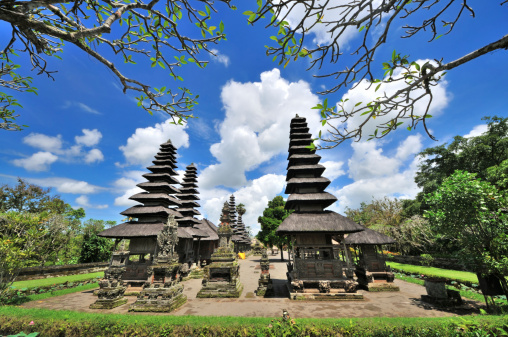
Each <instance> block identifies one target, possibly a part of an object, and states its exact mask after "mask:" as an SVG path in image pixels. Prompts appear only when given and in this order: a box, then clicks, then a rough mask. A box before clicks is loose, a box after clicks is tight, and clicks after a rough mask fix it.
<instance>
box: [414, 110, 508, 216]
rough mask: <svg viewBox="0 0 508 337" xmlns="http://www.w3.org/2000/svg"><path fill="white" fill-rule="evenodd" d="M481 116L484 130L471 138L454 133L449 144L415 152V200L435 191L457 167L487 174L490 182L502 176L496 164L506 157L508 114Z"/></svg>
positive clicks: (483, 177) (507, 156) (507, 150)
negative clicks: (505, 116) (417, 156)
mask: <svg viewBox="0 0 508 337" xmlns="http://www.w3.org/2000/svg"><path fill="white" fill-rule="evenodd" d="M483 120H485V121H486V122H487V131H486V132H485V133H483V134H481V135H479V136H476V137H470V138H464V137H461V136H456V137H455V138H454V140H453V142H452V143H451V144H450V145H446V144H443V145H439V146H436V147H430V148H427V149H425V150H423V151H422V152H420V153H419V154H418V155H419V157H420V158H421V159H422V162H421V164H420V167H419V169H418V171H417V172H416V176H415V182H416V184H417V185H418V187H420V188H422V192H421V193H420V194H419V195H418V197H417V200H418V201H420V202H423V203H424V202H425V200H424V199H425V198H424V195H425V194H428V193H432V192H434V191H435V190H436V189H437V188H438V187H439V186H440V185H441V183H442V182H443V181H444V180H445V179H446V178H447V177H449V176H451V175H452V174H453V173H454V172H455V171H456V170H462V171H467V172H469V173H476V175H477V177H478V178H480V179H487V177H488V176H490V179H489V180H490V181H491V183H493V184H496V183H497V181H498V180H503V176H502V172H503V169H502V168H497V167H498V166H499V165H501V164H502V162H503V161H505V160H507V159H508V118H500V117H485V118H483ZM504 167H505V169H506V164H505V166H504ZM496 168H497V169H496ZM489 170H490V172H491V174H490V175H489V173H488V172H489ZM500 183H501V184H503V183H502V181H500ZM423 207H424V209H426V206H425V205H423Z"/></svg>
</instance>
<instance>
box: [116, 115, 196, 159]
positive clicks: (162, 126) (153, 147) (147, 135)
mask: <svg viewBox="0 0 508 337" xmlns="http://www.w3.org/2000/svg"><path fill="white" fill-rule="evenodd" d="M186 129H187V125H184V126H181V125H174V124H170V123H169V120H167V121H166V122H163V123H157V124H155V126H154V127H147V128H138V129H136V131H135V132H134V134H133V135H132V136H130V137H129V139H127V144H126V145H122V146H120V150H121V151H122V152H123V155H124V156H125V160H126V161H127V164H128V165H142V166H147V165H149V164H150V162H151V161H152V160H153V157H154V156H155V155H156V154H157V152H158V151H159V146H160V144H162V143H165V142H166V141H167V140H168V139H171V142H172V143H173V145H174V146H175V147H176V148H177V149H178V148H180V147H184V148H185V147H189V135H188V134H187V132H186Z"/></svg>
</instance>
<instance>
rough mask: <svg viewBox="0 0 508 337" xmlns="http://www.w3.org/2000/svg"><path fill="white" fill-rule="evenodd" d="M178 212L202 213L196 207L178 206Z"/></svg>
mask: <svg viewBox="0 0 508 337" xmlns="http://www.w3.org/2000/svg"><path fill="white" fill-rule="evenodd" d="M178 212H180V213H182V214H194V215H200V214H201V213H200V212H199V211H198V210H197V209H194V208H178Z"/></svg>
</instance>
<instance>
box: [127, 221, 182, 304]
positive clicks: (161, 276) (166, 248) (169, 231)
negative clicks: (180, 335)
mask: <svg viewBox="0 0 508 337" xmlns="http://www.w3.org/2000/svg"><path fill="white" fill-rule="evenodd" d="M177 232H178V225H177V223H176V221H175V218H174V217H173V216H171V215H170V216H169V218H168V221H167V223H166V224H165V225H164V228H163V229H162V231H161V232H160V233H159V234H158V235H157V249H156V251H155V252H154V256H155V258H154V263H153V264H152V265H151V266H150V267H149V268H148V269H147V274H148V277H147V279H146V281H145V284H144V286H143V290H142V291H141V293H140V294H139V296H138V298H137V300H136V302H134V303H133V304H131V306H130V307H129V311H143V312H146V311H150V312H170V311H173V310H174V309H176V308H178V307H180V306H181V305H183V304H184V303H185V302H186V301H187V296H185V295H184V294H183V285H182V284H181V283H180V275H179V268H180V264H179V263H178V254H177V253H176V245H177V243H178V233H177Z"/></svg>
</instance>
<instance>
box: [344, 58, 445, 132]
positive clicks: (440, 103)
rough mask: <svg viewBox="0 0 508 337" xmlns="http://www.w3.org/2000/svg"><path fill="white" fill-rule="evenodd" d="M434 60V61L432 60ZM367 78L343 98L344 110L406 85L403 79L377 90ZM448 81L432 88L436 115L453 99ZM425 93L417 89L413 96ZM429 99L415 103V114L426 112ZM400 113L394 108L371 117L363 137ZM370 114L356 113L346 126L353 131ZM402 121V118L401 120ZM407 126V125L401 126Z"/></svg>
mask: <svg viewBox="0 0 508 337" xmlns="http://www.w3.org/2000/svg"><path fill="white" fill-rule="evenodd" d="M427 61H430V60H417V61H416V62H418V63H419V64H424V63H425V62H427ZM431 62H432V61H431ZM392 77H393V78H394V79H396V78H399V77H401V72H399V73H394V75H393V76H392ZM369 85H370V83H368V82H367V81H366V80H362V81H360V82H359V83H358V85H356V87H354V88H353V89H350V90H349V91H348V92H347V93H346V94H344V96H342V99H343V100H344V101H346V100H348V101H346V102H345V103H344V111H347V112H351V111H352V110H353V109H354V108H355V104H357V103H359V102H363V103H364V104H366V103H367V102H371V101H374V100H375V99H376V98H377V97H381V96H383V94H384V93H386V95H387V96H391V95H393V94H395V92H396V91H397V90H399V89H401V88H403V87H404V86H405V84H404V82H403V81H395V82H391V83H385V84H382V85H381V87H380V88H379V89H378V91H376V85H371V86H370V88H369ZM447 85H448V83H447V82H446V81H445V80H442V81H441V82H440V83H439V84H438V85H436V86H435V87H433V88H432V95H433V100H432V105H431V108H430V111H431V114H432V115H433V116H434V117H436V116H438V115H440V114H441V113H442V112H443V110H444V108H446V107H447V106H448V103H449V101H450V100H451V95H450V93H448V92H447V90H446V88H447ZM422 94H423V90H422V89H419V90H415V91H413V92H412V93H411V97H418V96H420V95H422ZM427 102H428V100H427V99H422V100H419V101H418V102H416V103H415V106H414V107H415V109H414V114H415V115H420V116H422V115H423V114H424V113H425V109H426V108H427ZM397 113H398V110H393V111H391V112H390V113H388V114H387V115H385V116H379V117H377V118H376V119H372V118H371V119H369V121H368V122H367V123H366V124H365V125H364V126H363V128H362V137H363V138H365V139H367V138H368V136H369V135H372V134H373V133H374V130H375V129H376V128H377V126H378V125H381V124H383V123H386V122H388V121H389V120H390V119H392V118H394V117H395V116H396V115H397ZM367 118H368V115H364V116H360V114H355V115H354V116H353V117H351V118H350V119H348V121H347V123H346V124H344V128H345V129H347V130H349V131H351V130H354V129H356V128H357V127H358V126H359V125H361V124H362V123H363V122H364V121H365V120H366V119H367ZM401 121H402V120H401ZM339 127H341V126H340V125H339ZM400 127H401V128H402V127H405V125H404V124H403V125H401V126H400Z"/></svg>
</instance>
